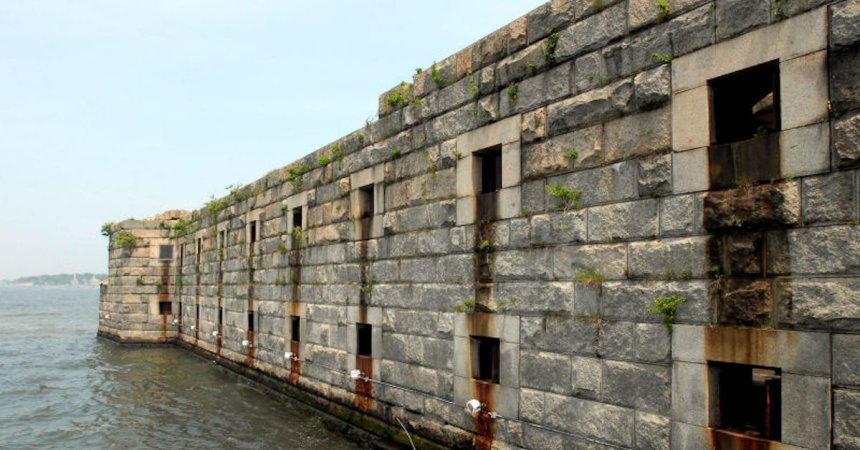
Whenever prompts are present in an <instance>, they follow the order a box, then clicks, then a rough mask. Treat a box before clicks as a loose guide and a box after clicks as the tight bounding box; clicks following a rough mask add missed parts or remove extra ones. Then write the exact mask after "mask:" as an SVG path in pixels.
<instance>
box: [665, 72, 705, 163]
mask: <svg viewBox="0 0 860 450" xmlns="http://www.w3.org/2000/svg"><path fill="white" fill-rule="evenodd" d="M709 97H710V92H709V88H708V86H699V87H697V88H695V89H690V90H688V91H681V92H675V95H674V96H673V97H672V149H674V150H675V151H681V150H691V149H695V148H701V147H707V146H708V145H710V144H711V142H710V136H711V120H710V112H709V111H708V104H709V100H708V99H709ZM706 173H707V172H706Z"/></svg>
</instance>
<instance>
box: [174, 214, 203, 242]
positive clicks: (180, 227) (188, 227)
mask: <svg viewBox="0 0 860 450" xmlns="http://www.w3.org/2000/svg"><path fill="white" fill-rule="evenodd" d="M170 230H171V231H172V232H173V238H174V239H181V238H184V237H185V236H188V235H189V234H191V233H194V232H196V231H197V228H196V227H195V226H194V224H193V223H192V222H191V221H190V220H186V219H185V218H180V219H179V220H177V221H176V223H175V224H174V225H173V226H172V227H170Z"/></svg>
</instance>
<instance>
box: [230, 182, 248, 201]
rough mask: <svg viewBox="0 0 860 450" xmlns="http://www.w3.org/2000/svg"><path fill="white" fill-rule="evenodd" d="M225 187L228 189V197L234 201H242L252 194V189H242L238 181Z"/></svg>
mask: <svg viewBox="0 0 860 450" xmlns="http://www.w3.org/2000/svg"><path fill="white" fill-rule="evenodd" d="M227 189H229V190H230V197H231V198H232V199H233V202H234V203H241V202H244V201H245V200H248V199H249V198H251V197H253V196H254V191H252V190H251V189H249V188H245V189H243V188H242V186H241V185H239V184H238V183H237V184H231V185H230V186H227Z"/></svg>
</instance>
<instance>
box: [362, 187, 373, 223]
mask: <svg viewBox="0 0 860 450" xmlns="http://www.w3.org/2000/svg"><path fill="white" fill-rule="evenodd" d="M358 211H359V217H360V218H362V219H366V218H369V217H373V215H374V214H375V213H374V211H373V185H372V184H369V185H367V186H364V187H362V188H359V189H358Z"/></svg>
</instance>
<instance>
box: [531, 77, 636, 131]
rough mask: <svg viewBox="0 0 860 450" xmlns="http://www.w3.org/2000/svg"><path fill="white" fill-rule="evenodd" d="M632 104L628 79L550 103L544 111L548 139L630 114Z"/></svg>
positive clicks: (631, 83) (631, 90) (631, 91)
mask: <svg viewBox="0 0 860 450" xmlns="http://www.w3.org/2000/svg"><path fill="white" fill-rule="evenodd" d="M632 100H633V81H632V80H629V79H627V80H621V81H618V82H616V83H613V84H610V85H608V86H606V87H603V88H600V89H594V90H591V91H588V92H585V93H583V94H579V95H577V96H576V97H573V98H571V99H567V100H562V101H560V102H556V103H553V104H551V105H549V107H548V108H547V120H548V121H549V135H550V136H555V135H557V134H561V133H565V132H567V131H570V130H573V129H575V128H581V127H583V126H585V125H588V124H592V123H594V122H599V121H605V120H609V119H611V118H613V117H617V116H620V115H622V114H624V113H626V112H630V111H631V110H632Z"/></svg>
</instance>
